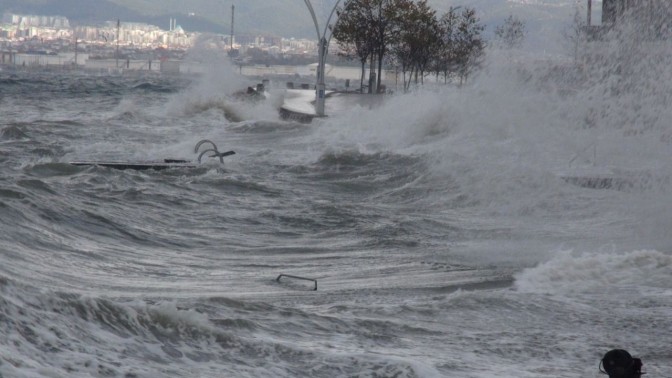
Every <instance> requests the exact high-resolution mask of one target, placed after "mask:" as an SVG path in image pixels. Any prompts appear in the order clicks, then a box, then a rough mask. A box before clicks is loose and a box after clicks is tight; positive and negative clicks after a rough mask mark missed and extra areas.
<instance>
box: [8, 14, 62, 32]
mask: <svg viewBox="0 0 672 378" xmlns="http://www.w3.org/2000/svg"><path fill="white" fill-rule="evenodd" d="M2 22H3V23H5V24H12V25H20V26H21V27H31V26H32V27H46V28H55V29H67V28H69V27H70V21H68V19H67V18H65V17H63V16H35V15H21V14H14V13H5V14H3V15H2Z"/></svg>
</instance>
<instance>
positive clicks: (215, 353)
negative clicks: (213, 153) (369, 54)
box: [0, 50, 672, 378]
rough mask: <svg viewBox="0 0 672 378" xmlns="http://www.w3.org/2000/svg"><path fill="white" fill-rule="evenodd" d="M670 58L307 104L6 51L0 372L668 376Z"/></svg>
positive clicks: (202, 79) (482, 77) (489, 69)
mask: <svg viewBox="0 0 672 378" xmlns="http://www.w3.org/2000/svg"><path fill="white" fill-rule="evenodd" d="M619 51H620V50H619ZM656 51H658V50H656ZM654 54H655V53H654ZM495 58H496V59H495ZM670 67H672V65H668V64H665V62H664V60H663V59H636V60H632V61H629V62H628V65H624V64H621V65H619V66H618V67H616V68H614V67H608V66H604V65H595V66H594V67H592V68H591V67H586V66H585V65H584V66H580V65H577V64H576V62H573V61H572V60H571V59H569V60H567V59H551V58H549V59H545V60H543V61H542V60H539V59H527V60H525V59H523V60H521V58H520V57H517V58H516V59H513V58H512V57H511V56H510V55H507V54H499V55H497V56H495V57H492V58H491V60H490V61H489V62H488V63H487V64H486V65H485V67H484V68H483V70H482V71H481V72H480V73H478V74H477V75H475V76H474V77H473V78H471V80H470V81H469V83H467V84H466V85H464V86H462V87H457V86H454V85H438V86H432V85H425V86H423V87H419V88H417V89H413V90H412V92H411V93H408V94H403V93H402V91H401V90H397V91H396V94H394V95H389V96H386V97H385V98H384V99H383V101H380V103H379V104H377V105H376V106H369V105H366V106H364V105H358V104H357V101H354V102H352V101H351V102H349V103H348V105H347V106H341V107H338V106H337V105H338V103H337V102H338V96H336V97H334V98H333V99H330V100H328V104H327V108H328V113H329V114H328V115H329V117H326V118H323V119H315V120H314V121H313V122H311V123H300V122H294V121H291V120H283V119H281V118H280V117H279V115H278V104H279V103H281V101H282V92H283V91H282V90H281V89H279V87H281V86H282V84H283V83H273V82H271V84H272V87H273V86H274V88H276V89H275V90H273V89H271V90H269V93H270V97H269V98H268V99H266V100H262V101H249V100H248V99H245V98H241V97H240V96H236V95H234V94H235V92H237V91H239V90H240V89H241V88H245V87H246V86H247V85H248V84H249V83H248V82H247V81H246V79H245V78H242V77H238V76H237V75H236V72H235V69H231V68H227V66H226V65H223V64H221V62H213V68H212V69H210V70H208V71H207V72H205V73H203V74H201V75H176V76H175V75H174V76H170V75H164V76H159V75H126V74H125V75H102V74H94V73H86V72H79V71H52V72H49V71H33V70H10V69H4V70H2V71H0V170H1V174H0V377H2V378H24V377H25V378H35V377H54V378H55V377H59V378H60V377H124V378H131V377H138V378H141V377H142V378H144V377H473V378H485V377H499V378H501V377H512V378H513V377H516V378H521V377H530V378H532V377H535V378H538V377H549V378H550V377H553V378H558V377H567V378H569V377H598V376H600V373H599V371H598V364H599V362H600V359H601V357H602V356H603V355H604V353H605V352H607V351H608V350H610V349H613V348H622V349H626V350H628V351H629V352H630V353H631V354H632V355H634V356H636V357H639V358H641V359H642V361H643V363H644V370H645V371H647V372H648V374H649V375H650V376H651V377H666V376H670V375H672V354H670V349H669V342H670V340H671V339H672V233H671V232H670V230H672V200H670V199H671V196H672V186H671V185H672V164H670V157H671V156H672V111H671V110H670V109H672V107H670V103H671V96H672V80H671V79H672V68H670ZM341 97H347V96H341ZM329 101H333V102H332V105H329ZM334 104H335V105H334ZM330 106H331V107H330ZM201 140H209V141H211V142H212V143H213V144H215V145H216V146H217V149H218V150H219V151H220V152H221V151H229V150H231V151H235V155H230V156H226V157H224V158H223V162H220V160H219V159H218V158H217V157H210V154H209V153H206V154H205V155H203V156H202V161H201V163H198V161H197V158H198V157H199V154H200V153H195V152H194V147H195V145H196V144H197V143H198V142H199V141H201ZM208 145H209V144H208ZM202 150H203V149H201V151H202ZM162 159H176V160H185V161H188V162H190V164H185V166H177V167H172V168H168V169H165V170H117V169H112V168H109V167H104V166H96V165H83V166H77V165H73V164H71V162H75V161H122V162H144V161H151V160H162ZM191 163H193V164H191ZM297 277H298V278H297Z"/></svg>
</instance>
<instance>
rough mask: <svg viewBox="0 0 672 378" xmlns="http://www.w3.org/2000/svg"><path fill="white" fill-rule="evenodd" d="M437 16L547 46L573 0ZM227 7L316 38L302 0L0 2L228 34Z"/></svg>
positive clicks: (481, 5)
mask: <svg viewBox="0 0 672 378" xmlns="http://www.w3.org/2000/svg"><path fill="white" fill-rule="evenodd" d="M312 3H313V4H314V6H315V10H316V13H317V14H318V20H320V21H323V20H326V18H327V14H328V12H329V11H330V10H331V4H334V0H312ZM429 3H430V5H432V6H433V7H434V8H435V9H437V11H438V13H439V14H442V13H444V12H445V11H447V10H448V9H449V8H450V7H451V6H460V5H467V6H470V7H473V8H476V10H477V11H478V14H479V16H480V18H481V21H482V22H483V23H484V24H486V25H487V27H488V29H487V34H488V35H490V34H491V33H492V30H494V28H495V26H497V25H500V24H501V23H502V22H503V20H504V19H505V18H506V17H507V16H508V15H510V14H514V15H516V16H518V17H519V18H521V19H523V20H525V22H526V24H527V30H528V31H529V35H528V39H529V41H530V45H531V46H532V47H534V48H535V49H538V48H541V49H546V48H547V46H546V45H547V44H557V42H558V40H559V39H561V37H560V34H561V33H560V32H561V30H562V29H563V28H565V27H566V25H567V24H568V23H570V22H571V19H572V15H573V14H574V5H573V4H575V3H574V0H533V1H532V0H429ZM231 5H235V14H236V17H235V32H236V34H241V33H260V34H272V35H279V36H284V37H297V38H302V37H308V38H312V37H314V36H315V28H314V26H313V23H312V20H311V18H310V14H309V13H308V10H307V8H306V6H305V4H304V2H303V1H301V0H229V1H226V0H224V1H222V0H190V1H184V0H95V1H91V0H0V12H6V11H9V12H16V13H32V14H47V15H61V16H65V17H68V18H69V19H70V22H71V23H72V24H75V25H77V24H86V23H97V22H102V21H108V20H116V19H117V18H119V19H121V20H122V21H128V22H146V23H150V24H154V25H157V26H159V27H161V28H163V29H167V28H168V25H169V19H170V18H175V19H177V23H178V24H179V25H180V26H181V27H182V28H183V29H185V30H187V31H201V32H214V33H222V34H228V33H229V32H230V30H231ZM548 48H550V47H548Z"/></svg>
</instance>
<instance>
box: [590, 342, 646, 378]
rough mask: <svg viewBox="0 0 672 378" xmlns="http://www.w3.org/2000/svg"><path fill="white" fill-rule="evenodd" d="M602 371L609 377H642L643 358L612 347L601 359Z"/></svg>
mask: <svg viewBox="0 0 672 378" xmlns="http://www.w3.org/2000/svg"><path fill="white" fill-rule="evenodd" d="M600 372H601V373H603V374H607V375H609V378H640V377H641V376H642V374H645V373H642V360H640V359H639V358H634V357H632V356H631V355H630V353H628V352H627V351H625V350H623V349H612V350H610V351H609V352H607V353H606V354H605V355H604V357H603V358H602V361H600Z"/></svg>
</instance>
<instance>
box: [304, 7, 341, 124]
mask: <svg viewBox="0 0 672 378" xmlns="http://www.w3.org/2000/svg"><path fill="white" fill-rule="evenodd" d="M303 1H304V2H305V3H306V6H307V7H308V10H309V11H310V15H311V16H312V17H313V23H314V24H315V31H316V32H317V41H318V46H317V55H318V63H317V85H316V87H315V113H316V114H317V116H318V117H324V102H325V99H326V98H325V97H326V96H325V92H326V84H325V83H324V70H325V64H326V60H327V53H328V52H329V40H330V39H331V36H330V38H329V39H327V30H328V29H329V21H331V18H332V17H333V16H334V13H336V7H338V4H339V3H340V2H341V0H337V1H336V4H334V8H333V9H332V10H331V13H330V14H329V18H328V19H327V24H326V25H325V26H324V30H323V31H322V33H320V26H319V25H318V23H317V17H315V10H314V9H313V6H312V4H311V3H310V0H303Z"/></svg>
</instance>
